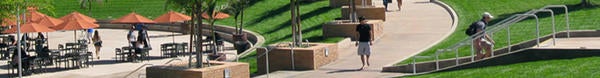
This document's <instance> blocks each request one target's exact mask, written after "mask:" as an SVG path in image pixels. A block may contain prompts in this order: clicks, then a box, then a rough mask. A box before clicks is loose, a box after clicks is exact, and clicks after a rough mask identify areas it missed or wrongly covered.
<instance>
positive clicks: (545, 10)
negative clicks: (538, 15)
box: [538, 9, 556, 46]
mask: <svg viewBox="0 0 600 78" xmlns="http://www.w3.org/2000/svg"><path fill="white" fill-rule="evenodd" d="M538 12H549V13H550V15H551V17H552V45H553V46H556V23H555V20H554V11H552V10H550V9H540V10H538Z"/></svg>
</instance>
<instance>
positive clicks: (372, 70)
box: [257, 0, 454, 78]
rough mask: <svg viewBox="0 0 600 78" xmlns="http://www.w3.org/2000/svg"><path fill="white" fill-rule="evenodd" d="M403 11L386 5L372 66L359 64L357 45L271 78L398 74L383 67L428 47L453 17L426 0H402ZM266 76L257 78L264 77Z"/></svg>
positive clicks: (355, 77)
mask: <svg viewBox="0 0 600 78" xmlns="http://www.w3.org/2000/svg"><path fill="white" fill-rule="evenodd" d="M373 3H374V4H375V5H383V2H381V0H375V1H373ZM402 7H403V8H402V11H398V8H397V3H396V1H395V0H394V3H390V4H389V5H388V10H390V11H389V12H387V13H386V16H387V21H386V22H385V23H384V26H385V27H384V33H385V36H384V37H382V38H381V39H380V40H379V41H377V42H375V44H374V45H373V47H372V53H371V54H372V55H371V58H370V61H371V66H369V67H367V69H365V70H358V69H359V68H360V67H361V61H360V57H359V56H358V55H356V47H355V46H352V47H350V48H347V49H342V50H341V52H339V53H340V54H339V55H340V56H339V58H338V59H337V60H336V61H335V62H332V63H330V64H328V65H325V66H323V67H321V68H320V69H319V70H309V71H276V72H272V73H271V74H270V75H269V76H270V77H272V78H311V77H319V78H374V77H396V76H401V75H403V74H401V73H384V72H381V69H382V68H383V67H384V66H388V65H392V64H394V63H397V62H400V61H402V60H404V59H407V58H409V57H410V56H413V55H416V54H418V53H419V52H421V51H423V50H426V49H428V48H429V47H431V46H433V45H435V44H436V43H437V42H439V41H441V40H443V39H444V38H445V37H446V36H448V34H449V33H452V32H453V29H454V28H453V26H452V17H451V15H450V14H449V13H448V12H447V11H446V10H445V9H444V8H443V7H441V6H439V5H437V4H435V3H430V2H429V0H404V1H403V5H402ZM265 77H266V75H261V76H258V77H257V78H265Z"/></svg>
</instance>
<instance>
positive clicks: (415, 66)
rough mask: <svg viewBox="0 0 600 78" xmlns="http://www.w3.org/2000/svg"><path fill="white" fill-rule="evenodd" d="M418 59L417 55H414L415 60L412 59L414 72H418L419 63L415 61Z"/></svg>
mask: <svg viewBox="0 0 600 78" xmlns="http://www.w3.org/2000/svg"><path fill="white" fill-rule="evenodd" d="M416 60H417V57H416V56H415V57H413V61H412V65H413V74H417V65H416V64H417V63H415V62H416Z"/></svg>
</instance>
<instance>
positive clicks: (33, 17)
mask: <svg viewBox="0 0 600 78" xmlns="http://www.w3.org/2000/svg"><path fill="white" fill-rule="evenodd" d="M47 16H48V15H46V14H43V13H40V12H38V11H34V10H32V11H29V14H27V16H26V18H27V22H35V21H39V20H40V19H42V18H44V17H47Z"/></svg>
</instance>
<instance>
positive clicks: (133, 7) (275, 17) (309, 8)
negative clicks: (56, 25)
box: [51, 0, 342, 72]
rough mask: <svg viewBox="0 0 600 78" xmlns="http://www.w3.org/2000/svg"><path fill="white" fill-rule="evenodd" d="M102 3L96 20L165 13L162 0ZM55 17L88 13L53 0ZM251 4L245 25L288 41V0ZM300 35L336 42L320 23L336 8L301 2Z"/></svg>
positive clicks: (272, 39)
mask: <svg viewBox="0 0 600 78" xmlns="http://www.w3.org/2000/svg"><path fill="white" fill-rule="evenodd" d="M108 1H109V2H105V3H102V4H95V5H94V9H93V12H92V15H90V16H91V17H93V18H98V19H109V18H110V19H116V18H119V17H121V16H123V15H126V14H128V13H130V12H132V11H135V12H136V13H138V14H141V15H143V16H146V17H148V18H150V19H153V18H155V17H158V16H159V15H161V14H163V13H165V12H166V11H165V10H164V8H163V5H164V2H165V1H164V0H108ZM54 3H57V4H55V6H56V11H55V13H56V14H55V15H51V16H54V17H59V16H64V15H66V14H68V13H70V12H72V11H74V10H77V11H79V12H81V13H84V14H87V11H86V10H83V9H79V4H78V0H56V1H55V2H54ZM250 4H251V5H250V7H248V8H247V10H246V11H245V13H246V15H245V22H244V25H245V26H244V27H245V29H247V30H251V31H254V32H257V33H259V34H261V35H263V36H264V37H265V39H266V45H268V44H273V43H277V42H283V41H291V32H290V31H291V23H290V11H289V5H288V4H289V0H252V1H251V3H250ZM301 4H302V6H301V8H300V9H301V12H302V15H301V17H302V29H303V37H304V38H305V39H308V40H309V41H310V42H327V43H331V42H337V41H339V40H341V39H342V38H329V39H322V36H321V35H322V31H321V29H322V28H321V24H323V23H324V22H329V21H331V20H334V18H338V17H340V14H341V13H340V9H339V8H330V7H328V5H329V1H327V0H322V1H315V2H303V3H301ZM217 24H222V25H229V26H233V25H234V24H233V18H228V19H223V20H219V21H217ZM254 55H255V54H254V53H252V54H251V55H250V57H245V58H243V59H241V61H243V62H249V63H250V65H251V68H250V69H251V71H252V72H255V71H256V58H255V56H254Z"/></svg>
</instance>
